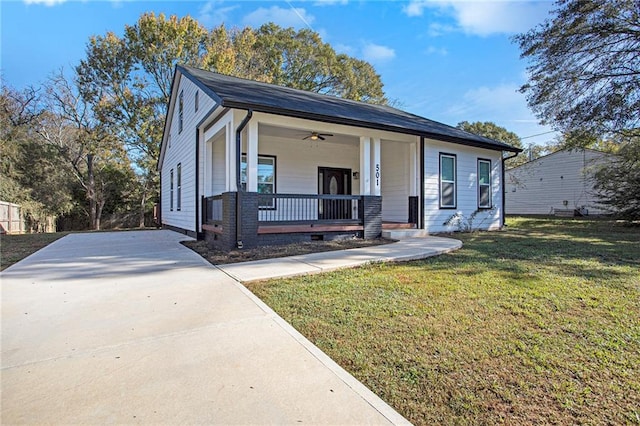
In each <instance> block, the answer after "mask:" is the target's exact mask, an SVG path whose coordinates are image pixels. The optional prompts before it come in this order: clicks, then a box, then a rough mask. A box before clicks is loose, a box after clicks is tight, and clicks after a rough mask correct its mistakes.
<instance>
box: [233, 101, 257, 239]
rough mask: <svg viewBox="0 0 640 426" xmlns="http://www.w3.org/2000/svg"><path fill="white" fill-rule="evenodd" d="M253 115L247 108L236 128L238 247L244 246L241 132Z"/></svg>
mask: <svg viewBox="0 0 640 426" xmlns="http://www.w3.org/2000/svg"><path fill="white" fill-rule="evenodd" d="M252 116H253V110H252V109H248V110H247V116H246V117H245V118H244V119H243V120H242V122H241V123H240V125H239V126H238V128H237V129H236V187H237V192H236V247H238V248H239V249H241V248H242V247H243V245H244V244H243V243H242V193H243V192H244V190H243V189H242V183H241V182H240V165H241V161H240V160H241V157H242V138H241V133H242V130H243V129H244V128H245V126H246V125H247V123H249V120H251V117H252Z"/></svg>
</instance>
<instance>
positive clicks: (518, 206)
mask: <svg viewBox="0 0 640 426" xmlns="http://www.w3.org/2000/svg"><path fill="white" fill-rule="evenodd" d="M614 157H615V156H614V155H613V154H607V153H605V152H600V151H595V150H592V149H563V150H560V151H556V152H553V153H551V154H549V155H545V156H544V157H540V158H536V159H535V160H532V161H529V162H528V163H525V164H522V165H520V166H518V167H514V168H513V169H510V170H507V171H506V174H505V177H506V179H505V183H506V194H505V201H506V210H505V211H506V213H507V214H532V215H562V216H574V215H590V214H591V215H594V214H595V215H598V214H607V213H612V212H611V211H610V210H608V209H607V208H606V207H605V206H603V205H602V204H599V203H598V201H599V200H598V197H597V194H596V193H595V191H594V189H593V181H592V174H593V172H594V171H595V169H596V168H597V167H599V166H602V165H605V164H607V163H609V162H610V161H612V159H613V158H614Z"/></svg>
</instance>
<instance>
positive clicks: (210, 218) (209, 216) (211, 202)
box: [202, 195, 223, 224]
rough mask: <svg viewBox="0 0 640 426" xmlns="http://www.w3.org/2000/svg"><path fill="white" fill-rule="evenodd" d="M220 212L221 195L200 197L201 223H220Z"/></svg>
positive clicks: (221, 209) (221, 210)
mask: <svg viewBox="0 0 640 426" xmlns="http://www.w3.org/2000/svg"><path fill="white" fill-rule="evenodd" d="M222 212H223V207H222V195H214V196H211V197H202V223H205V224H214V223H221V222H222Z"/></svg>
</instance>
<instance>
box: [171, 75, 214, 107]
mask: <svg viewBox="0 0 640 426" xmlns="http://www.w3.org/2000/svg"><path fill="white" fill-rule="evenodd" d="M176 69H177V70H179V71H180V72H181V73H182V74H183V75H184V76H186V77H187V78H188V79H189V80H190V81H191V82H192V83H193V84H195V85H196V86H198V88H199V89H200V90H202V91H203V92H205V93H206V94H207V95H208V96H209V97H210V98H211V99H213V100H214V101H215V102H216V103H217V104H219V105H221V104H222V98H221V97H220V96H218V94H217V93H216V92H214V91H213V90H211V89H210V88H209V87H207V86H206V85H205V84H204V83H202V82H201V81H200V79H199V78H197V77H195V76H194V75H193V74H191V73H190V72H189V70H188V69H186V68H185V67H183V66H182V65H176Z"/></svg>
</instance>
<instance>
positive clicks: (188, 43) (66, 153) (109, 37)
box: [0, 0, 640, 230]
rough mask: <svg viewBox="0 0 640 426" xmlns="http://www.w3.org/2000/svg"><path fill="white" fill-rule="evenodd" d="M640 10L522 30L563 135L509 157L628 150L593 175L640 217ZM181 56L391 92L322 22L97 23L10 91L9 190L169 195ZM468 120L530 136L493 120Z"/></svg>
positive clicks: (572, 14) (328, 89)
mask: <svg viewBox="0 0 640 426" xmlns="http://www.w3.org/2000/svg"><path fill="white" fill-rule="evenodd" d="M639 14H640V10H639V8H638V7H637V2H636V1H634V0H592V1H582V0H559V1H557V2H556V9H555V10H554V11H553V13H552V14H551V17H550V18H549V19H547V20H546V21H545V22H543V23H542V24H540V25H538V26H537V27H535V28H533V29H531V30H530V31H528V32H526V33H524V34H520V35H518V36H516V37H514V39H513V41H514V42H515V43H517V44H518V45H519V47H520V49H521V51H522V58H523V59H525V60H527V61H528V64H529V65H528V72H529V81H528V83H527V84H525V85H524V86H523V87H522V88H521V91H522V92H523V93H525V94H526V95H527V101H528V103H529V106H530V107H531V109H532V110H533V111H534V112H535V113H536V115H537V116H538V118H539V119H540V120H541V122H542V123H544V124H549V125H551V126H552V127H553V128H554V129H555V130H557V131H559V132H561V134H562V135H563V136H562V138H561V139H560V140H559V141H556V143H554V144H551V145H549V146H546V147H538V146H533V147H529V152H528V153H527V155H520V156H518V157H516V158H515V159H511V160H509V162H508V163H507V167H514V166H517V165H519V164H522V163H523V162H525V161H527V160H528V159H531V158H535V157H536V156H539V155H541V154H543V153H544V152H545V151H546V152H550V151H553V150H557V149H562V148H576V147H589V148H596V149H601V150H606V151H610V152H616V153H618V154H619V155H618V160H616V161H614V162H613V163H612V164H610V165H609V166H607V167H604V168H602V169H600V170H599V171H598V172H597V173H596V174H595V176H594V182H595V186H596V189H597V190H598V191H599V193H600V195H601V196H602V202H603V203H605V204H609V205H610V206H612V207H614V208H615V209H617V210H618V211H619V212H620V213H621V214H622V215H624V216H626V217H629V218H640V126H639V123H640V55H638V52H640V17H639ZM177 63H181V64H186V65H191V66H195V67H200V68H204V69H209V70H213V71H217V72H220V73H223V74H228V75H233V76H238V77H242V78H248V79H252V80H257V81H263V82H267V83H274V84H279V85H284V86H289V87H293V88H298V89H302V90H308V91H313V92H317V93H323V94H329V95H334V96H340V97H343V98H347V99H353V100H357V101H363V102H370V103H374V104H388V103H389V100H388V99H387V97H386V95H385V93H384V90H383V84H382V80H381V78H380V76H379V75H378V74H377V73H376V71H375V69H374V68H373V66H371V64H369V63H367V62H365V61H362V60H359V59H357V58H354V57H351V56H348V55H345V54H339V53H337V52H336V51H335V50H334V49H333V48H332V47H331V46H330V45H329V44H327V43H324V42H323V41H322V39H321V38H320V36H319V35H318V34H317V33H316V32H314V31H311V30H308V29H302V30H294V29H292V28H281V27H279V26H277V25H275V24H273V23H269V24H265V25H263V26H261V27H259V28H251V27H246V28H241V29H240V28H227V27H226V26H225V25H219V26H217V27H214V28H212V29H206V28H205V27H203V26H202V25H201V24H200V23H198V22H197V21H196V20H194V19H193V18H191V17H188V16H187V17H183V18H178V17H176V16H170V17H166V16H165V15H163V14H160V15H155V14H153V13H146V14H143V15H142V16H141V17H140V18H139V19H138V21H137V22H136V23H135V24H134V25H127V26H125V28H124V32H123V35H122V36H118V35H116V34H115V33H113V32H107V33H106V34H104V35H97V36H93V37H91V38H90V39H89V41H88V43H87V45H86V54H85V57H84V58H83V59H82V60H81V61H80V63H79V64H78V65H77V66H75V67H74V68H73V69H72V70H68V72H65V71H64V70H58V71H56V72H54V73H52V74H51V76H50V77H49V78H48V79H47V80H46V81H45V82H44V83H43V84H42V85H41V86H40V87H37V88H35V87H29V88H26V89H23V90H16V89H13V88H11V87H9V86H7V85H5V84H4V82H3V84H2V93H0V123H1V128H0V149H1V150H2V156H0V174H1V179H0V199H2V200H3V201H10V202H14V203H16V204H21V205H22V206H23V211H25V212H26V216H27V217H26V219H27V223H28V224H29V225H30V227H31V228H32V229H34V230H38V229H39V227H40V224H42V223H43V222H44V221H45V220H46V218H47V217H51V216H54V217H72V218H73V217H76V218H78V219H79V221H80V222H81V223H82V224H83V225H81V227H82V226H83V227H86V228H90V229H100V228H101V226H102V217H103V215H104V214H105V213H109V214H125V213H126V214H129V215H134V216H135V217H136V218H137V221H136V222H137V225H138V226H144V225H145V220H148V216H149V214H150V211H151V209H152V206H153V204H154V203H156V202H157V201H158V190H159V188H158V180H159V177H158V174H157V169H156V166H157V161H158V156H159V151H160V142H161V138H162V131H163V125H164V119H165V114H166V105H167V103H168V99H169V96H170V90H171V80H172V76H173V71H174V68H175V65H176V64H177ZM458 127H459V128H461V129H463V130H466V131H469V132H472V133H476V134H479V135H482V136H487V137H490V138H493V139H497V140H500V141H502V142H506V143H509V144H512V145H514V146H517V147H522V141H521V139H520V138H519V137H518V136H517V135H516V134H514V133H513V132H510V131H508V130H507V129H505V128H503V127H500V126H497V125H496V124H494V123H491V122H485V123H481V122H476V123H469V122H461V123H459V124H458Z"/></svg>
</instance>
